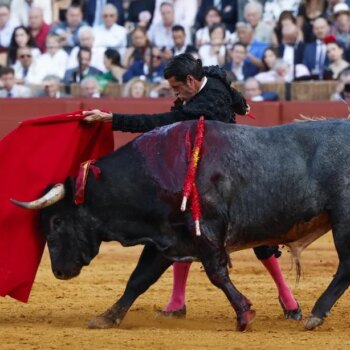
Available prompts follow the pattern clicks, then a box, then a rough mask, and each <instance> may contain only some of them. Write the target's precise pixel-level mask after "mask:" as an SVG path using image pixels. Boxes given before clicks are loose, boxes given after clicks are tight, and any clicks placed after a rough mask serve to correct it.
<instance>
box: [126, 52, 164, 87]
mask: <svg viewBox="0 0 350 350" xmlns="http://www.w3.org/2000/svg"><path fill="white" fill-rule="evenodd" d="M164 67H165V63H164V60H163V56H162V53H161V51H160V50H159V48H158V47H153V48H148V49H147V50H146V53H145V59H144V60H135V61H134V63H133V64H132V65H131V66H130V67H129V68H128V70H127V71H126V72H125V74H124V75H123V82H124V83H126V82H128V81H129V80H130V79H132V78H135V77H140V76H143V77H145V79H146V81H148V82H150V83H159V82H160V81H162V80H163V72H164Z"/></svg>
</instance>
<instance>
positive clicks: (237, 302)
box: [198, 235, 255, 332]
mask: <svg viewBox="0 0 350 350" xmlns="http://www.w3.org/2000/svg"><path fill="white" fill-rule="evenodd" d="M198 247H199V255H200V259H201V261H202V263H203V266H204V269H205V272H206V273H207V275H208V277H209V279H210V281H211V282H212V283H213V284H214V285H215V286H216V287H218V288H220V289H221V290H222V291H223V292H224V293H225V295H226V297H227V298H228V300H229V301H230V303H231V305H232V307H233V308H234V310H235V312H236V315H237V330H238V331H241V332H245V331H246V330H247V329H248V328H249V325H250V324H251V323H252V321H253V320H254V317H255V311H254V310H251V309H250V308H251V305H252V304H251V302H250V301H249V300H248V299H247V298H246V297H245V296H244V295H243V294H241V293H240V292H239V291H238V290H237V289H236V288H235V286H234V285H233V283H232V282H231V280H230V277H229V273H228V270H227V264H228V255H227V253H226V251H225V248H224V246H223V245H222V246H221V245H220V246H219V245H217V242H212V241H209V240H208V239H207V238H206V236H205V235H202V236H201V237H200V238H199V245H198Z"/></svg>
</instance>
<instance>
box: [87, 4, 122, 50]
mask: <svg viewBox="0 0 350 350" xmlns="http://www.w3.org/2000/svg"><path fill="white" fill-rule="evenodd" d="M102 20H103V24H101V25H99V26H97V27H94V28H93V32H94V35H95V42H94V46H98V47H103V48H104V49H106V48H108V47H113V48H114V49H117V50H118V51H119V53H121V54H123V52H124V50H125V48H126V44H127V40H126V36H127V31H126V29H125V28H124V27H123V26H121V25H119V24H117V23H116V22H117V21H118V10H117V8H116V7H115V6H114V5H112V4H107V5H106V6H105V7H104V8H103V11H102Z"/></svg>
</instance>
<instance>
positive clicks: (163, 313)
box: [156, 305, 186, 318]
mask: <svg viewBox="0 0 350 350" xmlns="http://www.w3.org/2000/svg"><path fill="white" fill-rule="evenodd" d="M156 314H157V316H163V317H173V318H185V317H186V305H184V306H183V307H182V308H181V309H178V310H174V311H165V310H162V309H159V308H156Z"/></svg>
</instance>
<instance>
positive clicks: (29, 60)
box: [13, 47, 42, 85]
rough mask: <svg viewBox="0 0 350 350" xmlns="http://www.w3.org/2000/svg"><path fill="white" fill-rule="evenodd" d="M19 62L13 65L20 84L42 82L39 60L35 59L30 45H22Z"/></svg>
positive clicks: (18, 53) (19, 50)
mask: <svg viewBox="0 0 350 350" xmlns="http://www.w3.org/2000/svg"><path fill="white" fill-rule="evenodd" d="M17 55H18V56H17V57H18V59H17V62H16V64H15V65H14V66H13V69H14V71H15V77H16V82H17V83H19V84H25V85H26V84H34V85H36V84H40V83H41V80H42V76H41V74H40V67H39V66H38V63H37V61H35V60H34V59H33V54H32V50H31V48H30V47H20V48H19V49H18V51H17Z"/></svg>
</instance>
